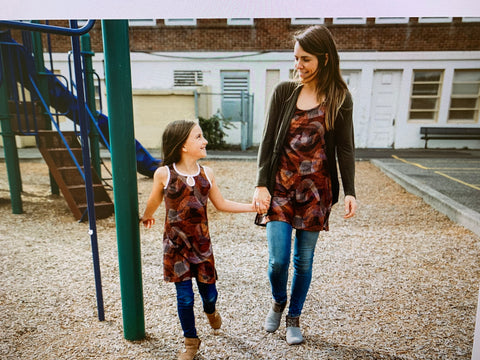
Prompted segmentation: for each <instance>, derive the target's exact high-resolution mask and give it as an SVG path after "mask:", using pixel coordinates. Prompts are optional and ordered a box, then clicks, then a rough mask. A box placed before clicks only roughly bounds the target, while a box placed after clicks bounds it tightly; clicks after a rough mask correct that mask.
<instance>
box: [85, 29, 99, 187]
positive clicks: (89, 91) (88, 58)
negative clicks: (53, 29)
mask: <svg viewBox="0 0 480 360" xmlns="http://www.w3.org/2000/svg"><path fill="white" fill-rule="evenodd" d="M80 41H81V44H82V54H83V57H84V59H85V62H84V64H85V65H84V67H85V92H86V96H87V106H88V108H89V109H90V112H91V113H92V115H93V116H94V118H95V119H93V120H92V121H95V122H96V121H97V105H96V103H95V85H94V81H93V74H94V71H93V65H92V57H93V55H94V53H93V52H92V47H91V42H90V34H85V35H82V36H81V37H80ZM99 138H100V136H99V134H98V130H97V128H96V126H95V125H94V124H92V125H90V157H91V159H92V164H93V168H94V169H95V171H96V172H97V175H98V176H99V177H100V178H101V177H102V173H101V167H100V146H99Z"/></svg>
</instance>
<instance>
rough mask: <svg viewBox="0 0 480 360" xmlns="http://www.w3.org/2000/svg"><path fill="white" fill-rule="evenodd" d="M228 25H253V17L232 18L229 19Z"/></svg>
mask: <svg viewBox="0 0 480 360" xmlns="http://www.w3.org/2000/svg"><path fill="white" fill-rule="evenodd" d="M227 24H228V25H237V26H238V25H240V26H242V25H243V26H252V25H253V18H231V19H227Z"/></svg>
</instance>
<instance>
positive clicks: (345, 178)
mask: <svg viewBox="0 0 480 360" xmlns="http://www.w3.org/2000/svg"><path fill="white" fill-rule="evenodd" d="M300 89H301V86H300V87H298V85H297V83H295V82H292V81H288V82H282V83H280V84H278V85H277V87H276V88H275V91H274V92H273V95H272V98H271V100H270V107H269V109H268V113H267V116H266V119H265V127H264V130H263V138H262V142H261V144H260V148H259V150H258V171H257V186H266V187H267V188H268V190H269V191H270V194H273V188H274V185H275V175H276V173H277V169H278V160H279V158H280V155H281V154H282V151H283V147H284V142H285V137H286V134H287V131H288V129H289V128H290V122H291V120H292V119H293V117H294V112H295V108H296V104H297V99H298V94H299V93H300ZM352 110H353V102H352V96H351V95H350V93H347V96H346V98H345V101H344V103H343V105H342V107H341V108H340V111H339V113H338V116H337V118H336V119H335V124H334V129H333V130H330V131H328V132H326V134H325V145H326V155H327V160H328V170H329V172H330V178H331V181H332V193H333V194H332V195H333V203H332V205H333V204H335V203H336V202H338V194H339V187H340V186H339V181H338V173H337V161H336V159H337V158H338V165H339V168H340V173H341V176H342V185H343V189H344V194H345V195H352V196H355V145H354V138H353V121H352Z"/></svg>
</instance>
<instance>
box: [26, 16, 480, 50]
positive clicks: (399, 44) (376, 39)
mask: <svg viewBox="0 0 480 360" xmlns="http://www.w3.org/2000/svg"><path fill="white" fill-rule="evenodd" d="M51 24H54V25H58V26H68V22H67V21H55V22H51ZM324 25H325V26H327V27H328V28H329V29H330V31H331V32H332V33H333V35H334V37H335V39H336V42H337V47H338V49H339V50H340V51H469V50H470V51H472V50H480V23H479V22H462V20H461V18H453V21H452V22H450V23H431V24H430V23H419V22H418V18H410V21H409V23H407V24H375V19H374V18H368V19H367V23H366V24H363V25H337V24H333V23H332V19H331V18H327V19H325V24H324ZM304 27H305V26H303V25H302V26H298V25H292V24H291V20H290V19H255V20H254V25H253V26H232V25H227V19H197V25H196V26H166V25H165V24H164V21H163V20H157V24H156V26H131V27H130V28H129V34H130V49H131V51H138V52H141V51H146V52H156V51H291V50H292V48H293V42H292V35H293V34H294V33H295V32H296V31H299V30H301V29H303V28H304ZM43 36H44V42H43V44H44V47H46V44H47V41H46V39H45V38H46V35H43ZM90 36H91V39H92V47H93V51H95V52H102V51H103V44H102V31H101V21H97V22H96V23H95V26H94V28H93V29H92V30H91V31H90ZM16 38H17V39H20V37H19V36H16ZM51 39H52V40H51V43H52V49H53V51H54V52H66V51H69V50H70V49H71V43H70V39H69V38H67V37H63V36H58V35H52V36H51Z"/></svg>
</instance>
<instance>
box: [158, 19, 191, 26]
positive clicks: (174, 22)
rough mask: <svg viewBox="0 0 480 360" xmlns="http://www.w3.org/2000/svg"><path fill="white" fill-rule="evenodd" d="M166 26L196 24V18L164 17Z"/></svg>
mask: <svg viewBox="0 0 480 360" xmlns="http://www.w3.org/2000/svg"><path fill="white" fill-rule="evenodd" d="M165 25H167V26H196V25H197V19H165Z"/></svg>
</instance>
